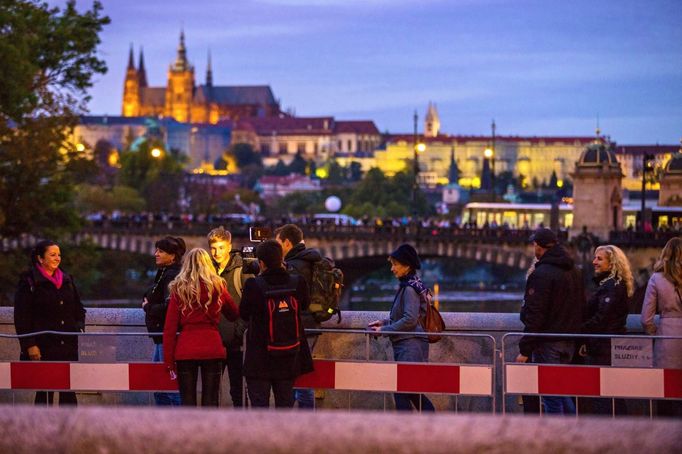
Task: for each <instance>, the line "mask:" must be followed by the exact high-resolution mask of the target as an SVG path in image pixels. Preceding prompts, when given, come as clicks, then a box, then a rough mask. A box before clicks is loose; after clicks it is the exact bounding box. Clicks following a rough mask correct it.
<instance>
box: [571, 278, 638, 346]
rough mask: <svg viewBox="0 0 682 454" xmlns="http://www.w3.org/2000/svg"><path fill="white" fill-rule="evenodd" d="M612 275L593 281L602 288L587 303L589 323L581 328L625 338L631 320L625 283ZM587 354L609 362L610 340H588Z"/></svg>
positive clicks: (586, 322)
mask: <svg viewBox="0 0 682 454" xmlns="http://www.w3.org/2000/svg"><path fill="white" fill-rule="evenodd" d="M608 274H609V273H600V274H598V275H596V276H595V277H594V281H595V283H596V284H597V285H599V287H597V290H596V291H595V292H594V293H593V294H592V295H591V296H590V298H589V300H588V301H587V314H586V320H585V322H584V323H583V325H582V332H583V333H590V334H625V333H626V331H627V329H626V328H625V325H626V323H627V318H628V291H627V287H626V286H625V282H623V281H620V282H618V283H616V279H615V277H610V278H609V277H608ZM588 353H589V354H590V356H594V357H599V358H601V359H610V357H611V341H610V340H609V339H598V338H594V339H589V340H588Z"/></svg>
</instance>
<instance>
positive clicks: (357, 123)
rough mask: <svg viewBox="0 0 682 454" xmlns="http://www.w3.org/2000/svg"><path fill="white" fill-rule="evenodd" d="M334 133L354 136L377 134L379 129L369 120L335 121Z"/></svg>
mask: <svg viewBox="0 0 682 454" xmlns="http://www.w3.org/2000/svg"><path fill="white" fill-rule="evenodd" d="M334 132H336V133H337V134H343V133H351V134H352V133H355V134H374V135H378V134H379V129H377V126H376V125H375V124H374V122H373V121H371V120H348V121H337V122H336V123H335V124H334Z"/></svg>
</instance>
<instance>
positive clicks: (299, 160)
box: [289, 153, 308, 175]
mask: <svg viewBox="0 0 682 454" xmlns="http://www.w3.org/2000/svg"><path fill="white" fill-rule="evenodd" d="M307 168H308V161H306V160H305V159H304V158H303V156H301V153H296V156H294V159H293V160H292V161H291V163H290V164H289V173H298V174H299V175H305V174H306V169H307Z"/></svg>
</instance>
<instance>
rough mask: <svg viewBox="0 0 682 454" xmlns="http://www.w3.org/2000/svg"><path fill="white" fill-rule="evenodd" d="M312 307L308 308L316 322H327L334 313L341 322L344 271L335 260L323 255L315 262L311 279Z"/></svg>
mask: <svg viewBox="0 0 682 454" xmlns="http://www.w3.org/2000/svg"><path fill="white" fill-rule="evenodd" d="M309 288H310V308H309V309H308V310H309V311H310V313H311V314H312V316H313V318H314V319H315V321H316V322H318V323H321V322H326V321H327V320H329V319H330V318H332V316H333V315H334V314H336V316H337V317H338V321H337V323H341V309H340V308H339V300H340V298H341V289H342V288H343V271H341V270H340V269H339V268H337V267H336V266H335V264H334V261H333V260H332V259H330V258H328V257H323V258H322V260H318V261H317V262H314V263H313V266H312V276H311V280H310V285H309Z"/></svg>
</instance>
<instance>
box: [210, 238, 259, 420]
mask: <svg viewBox="0 0 682 454" xmlns="http://www.w3.org/2000/svg"><path fill="white" fill-rule="evenodd" d="M207 239H208V247H209V249H210V251H211V257H212V258H213V263H214V265H215V268H216V272H217V273H218V275H219V276H220V277H222V278H223V280H224V281H225V285H226V286H227V292H228V293H229V294H230V296H231V297H232V300H233V301H234V304H236V305H237V308H239V304H240V303H241V300H242V291H243V288H244V283H245V282H246V280H247V279H248V278H250V277H253V275H252V274H245V273H244V272H243V267H244V260H243V259H242V256H241V255H240V254H238V253H237V254H232V253H231V251H232V234H231V233H230V232H229V231H228V230H225V229H224V228H223V227H222V226H220V227H218V228H216V229H213V230H211V231H210V232H209V234H208V236H207ZM218 329H219V330H220V337H222V339H223V344H224V345H225V349H226V351H227V358H225V365H226V366H227V375H228V377H229V381H230V397H231V398H232V406H233V407H236V408H238V407H242V406H243V403H244V392H243V386H242V380H243V377H242V363H243V358H242V350H243V349H242V337H243V336H244V331H245V330H246V324H245V323H244V320H242V319H241V318H238V319H237V320H235V321H234V322H231V321H229V320H227V319H226V318H225V317H224V316H222V315H221V317H220V324H219V325H218Z"/></svg>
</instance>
